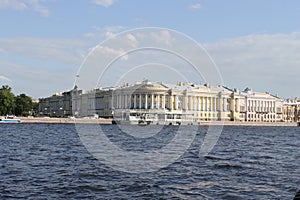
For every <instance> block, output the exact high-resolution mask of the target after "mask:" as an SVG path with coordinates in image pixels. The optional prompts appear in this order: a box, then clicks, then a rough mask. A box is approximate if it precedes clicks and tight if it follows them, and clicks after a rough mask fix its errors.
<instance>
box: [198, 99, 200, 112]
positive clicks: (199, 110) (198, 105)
mask: <svg viewBox="0 0 300 200" xmlns="http://www.w3.org/2000/svg"><path fill="white" fill-rule="evenodd" d="M197 110H198V111H200V96H197Z"/></svg>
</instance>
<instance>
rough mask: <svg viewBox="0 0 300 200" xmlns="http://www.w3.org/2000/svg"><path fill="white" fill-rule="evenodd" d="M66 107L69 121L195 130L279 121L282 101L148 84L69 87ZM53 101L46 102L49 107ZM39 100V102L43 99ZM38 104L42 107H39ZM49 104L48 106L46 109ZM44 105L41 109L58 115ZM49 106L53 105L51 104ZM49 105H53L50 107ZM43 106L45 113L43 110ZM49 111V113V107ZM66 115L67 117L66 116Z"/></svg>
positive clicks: (219, 87)
mask: <svg viewBox="0 0 300 200" xmlns="http://www.w3.org/2000/svg"><path fill="white" fill-rule="evenodd" d="M68 94H70V96H71V98H70V107H71V108H72V112H71V113H72V114H73V115H74V116H75V117H90V116H95V115H97V116H99V117H104V118H114V121H115V122H116V123H132V124H137V123H146V124H147V123H148V124H149V123H152V124H198V123H200V122H201V121H210V120H215V121H252V122H278V121H283V111H284V110H283V100H282V99H280V98H278V97H276V96H274V95H271V94H269V93H259V92H253V91H252V90H251V89H248V88H247V89H245V90H244V91H239V90H237V89H230V88H228V87H225V86H223V85H217V86H211V85H209V84H204V85H198V84H194V83H183V82H178V83H177V84H168V83H163V82H159V83H152V82H150V81H148V80H145V81H142V82H137V83H135V84H132V85H130V84H128V83H126V84H123V85H121V86H118V87H109V88H97V89H93V90H91V91H82V90H79V89H78V88H77V87H75V88H74V89H73V90H71V91H70V92H69V93H68ZM56 99H57V97H56V96H52V97H49V98H48V99H47V100H48V102H55V101H56ZM43 100H44V99H43ZM42 102H43V101H42ZM50 104H51V103H50ZM50 104H49V103H48V104H47V103H45V104H43V105H44V106H45V107H43V106H41V107H43V108H41V110H43V109H46V110H47V109H49V110H51V111H52V116H53V111H54V110H55V109H56V110H55V111H54V112H59V110H57V108H61V107H62V106H61V105H60V104H61V103H60V104H59V105H57V106H54V107H53V106H52V107H51V105H50ZM52 104H53V103H52ZM53 105H54V104H53ZM47 106H48V107H47ZM49 106H50V107H49ZM68 113H69V112H68Z"/></svg>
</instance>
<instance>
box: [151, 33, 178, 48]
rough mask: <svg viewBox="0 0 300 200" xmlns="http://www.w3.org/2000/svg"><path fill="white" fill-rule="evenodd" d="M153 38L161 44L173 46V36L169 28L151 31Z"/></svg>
mask: <svg viewBox="0 0 300 200" xmlns="http://www.w3.org/2000/svg"><path fill="white" fill-rule="evenodd" d="M151 38H152V40H153V41H154V42H156V43H159V44H166V45H168V46H172V42H173V40H174V39H173V38H172V36H171V34H170V32H169V31H168V30H162V31H160V32H158V33H157V32H155V33H154V32H153V33H151Z"/></svg>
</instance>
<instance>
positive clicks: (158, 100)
mask: <svg viewBox="0 0 300 200" xmlns="http://www.w3.org/2000/svg"><path fill="white" fill-rule="evenodd" d="M156 106H157V107H156V108H157V109H160V94H158V95H157V105H156Z"/></svg>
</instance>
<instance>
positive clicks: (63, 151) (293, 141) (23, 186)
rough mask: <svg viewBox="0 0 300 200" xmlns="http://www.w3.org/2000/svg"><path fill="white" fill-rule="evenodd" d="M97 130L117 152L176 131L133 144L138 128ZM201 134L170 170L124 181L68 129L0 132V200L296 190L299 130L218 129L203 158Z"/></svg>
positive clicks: (141, 147) (249, 195)
mask: <svg viewBox="0 0 300 200" xmlns="http://www.w3.org/2000/svg"><path fill="white" fill-rule="evenodd" d="M87 126H89V128H92V129H93V128H95V129H97V128H98V127H96V126H95V127H92V125H87ZM101 128H102V129H103V130H104V131H105V132H106V133H107V137H108V138H109V139H110V140H111V141H112V142H113V143H114V144H116V145H118V146H119V147H120V148H122V149H124V151H146V150H153V149H159V148H162V147H163V146H164V145H166V144H167V143H168V141H169V140H171V139H172V138H174V137H175V135H176V131H177V129H178V127H171V126H170V127H165V128H163V129H162V130H161V131H160V133H158V134H152V133H151V135H150V137H149V138H147V137H145V135H143V137H141V138H136V137H135V136H136V132H138V131H140V128H139V127H134V126H132V127H127V128H126V131H125V132H126V133H127V134H126V133H122V132H121V130H120V129H119V127H118V126H114V125H105V126H104V125H103V126H101ZM147 129H149V132H151V131H150V130H152V131H153V130H154V129H155V128H154V127H151V126H147V127H144V131H146V130H147ZM181 129H182V131H186V132H187V133H188V132H189V131H190V130H189V127H183V128H182V127H181ZM124 130H125V129H124ZM206 130H207V127H199V129H198V132H197V135H196V137H195V139H194V142H193V143H192V145H191V146H190V148H189V149H188V150H187V151H186V152H185V153H184V154H183V155H182V156H181V157H180V158H179V159H178V160H177V161H176V162H174V163H172V164H171V165H169V166H167V167H165V168H163V169H160V170H159V171H156V172H148V173H135V174H131V173H126V172H122V171H117V170H114V169H112V168H110V167H109V166H106V165H104V164H103V163H102V162H101V161H99V160H97V159H95V158H94V157H93V156H92V155H91V154H89V152H88V151H87V150H86V148H85V147H84V146H83V144H82V142H81V140H80V138H79V136H78V134H77V132H76V128H75V126H74V125H61V124H1V125H0V136H1V140H0V199H10V198H14V199H15V198H25V199H160V198H161V199H171V198H173V199H292V198H293V196H294V194H295V192H296V190H297V189H298V188H299V187H300V149H299V147H300V127H230V126H228V127H224V129H223V132H222V135H221V137H220V139H219V141H218V143H217V145H216V146H215V148H214V149H213V151H212V152H211V153H210V154H209V155H208V156H206V157H205V158H203V157H199V149H200V146H201V144H202V140H203V137H204V135H205V134H206ZM131 133H132V134H131Z"/></svg>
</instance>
